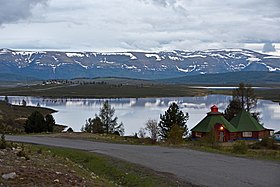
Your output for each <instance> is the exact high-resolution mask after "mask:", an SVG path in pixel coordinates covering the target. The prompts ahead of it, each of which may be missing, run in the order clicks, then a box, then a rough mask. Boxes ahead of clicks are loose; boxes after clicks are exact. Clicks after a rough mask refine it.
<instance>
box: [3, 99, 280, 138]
mask: <svg viewBox="0 0 280 187" xmlns="http://www.w3.org/2000/svg"><path fill="white" fill-rule="evenodd" d="M8 98H9V102H10V103H11V104H15V105H21V104H22V100H25V101H26V104H27V106H37V105H38V104H39V105H40V106H42V107H47V108H51V109H54V110H56V111H58V112H56V113H54V114H53V116H54V118H55V120H56V123H58V124H61V125H66V126H69V127H72V128H73V129H74V131H80V129H81V127H82V125H84V124H85V122H86V120H87V119H88V118H94V116H95V114H98V113H99V109H100V107H101V105H102V104H103V102H104V101H105V100H108V101H109V104H110V105H111V106H112V107H114V109H115V115H116V116H117V117H118V122H123V124H124V128H125V135H133V134H134V133H136V132H138V131H139V129H140V128H141V127H144V126H145V123H146V122H147V121H148V120H149V119H155V120H157V121H158V120H159V116H160V114H164V111H166V110H167V108H168V106H169V105H170V104H171V103H172V102H176V103H177V104H178V105H179V107H180V109H181V110H182V111H183V112H185V113H186V112H188V113H189V120H188V121H187V126H188V129H191V128H192V127H194V126H195V125H196V124H197V123H198V122H199V121H200V120H202V119H203V118H204V117H205V116H206V113H207V112H209V111H210V107H211V106H212V105H214V104H215V105H217V106H218V107H219V111H220V112H223V111H224V110H225V108H226V106H227V105H228V104H229V100H230V99H231V96H225V95H208V96H203V97H168V98H119V99H90V98H88V99H87V98H83V99H79V98H56V99H54V98H42V97H28V96H8ZM0 99H1V100H3V99H4V96H1V97H0ZM256 111H258V112H261V123H263V124H264V126H265V127H266V128H271V129H274V130H275V131H279V130H280V123H279V121H280V105H279V103H276V102H272V101H269V100H258V103H257V108H256Z"/></svg>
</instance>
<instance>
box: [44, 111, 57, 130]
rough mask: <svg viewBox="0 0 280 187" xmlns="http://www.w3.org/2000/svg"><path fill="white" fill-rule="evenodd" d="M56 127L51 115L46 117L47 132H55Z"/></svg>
mask: <svg viewBox="0 0 280 187" xmlns="http://www.w3.org/2000/svg"><path fill="white" fill-rule="evenodd" d="M54 125H55V120H54V118H53V116H52V115H51V114H47V115H46V127H45V128H46V129H45V130H46V131H47V132H53V127H54Z"/></svg>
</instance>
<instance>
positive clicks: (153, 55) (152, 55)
mask: <svg viewBox="0 0 280 187" xmlns="http://www.w3.org/2000/svg"><path fill="white" fill-rule="evenodd" d="M145 56H146V57H147V58H152V57H154V58H156V60H157V61H161V60H162V58H161V57H160V56H159V55H158V54H145Z"/></svg>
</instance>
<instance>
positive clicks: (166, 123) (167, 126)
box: [159, 103, 189, 140]
mask: <svg viewBox="0 0 280 187" xmlns="http://www.w3.org/2000/svg"><path fill="white" fill-rule="evenodd" d="M188 119H189V114H188V113H186V114H184V113H183V112H182V111H181V110H180V109H179V106H178V105H177V104H176V103H172V104H171V105H170V106H169V108H168V109H167V111H165V113H164V114H163V115H162V114H161V115H160V122H159V128H160V136H161V137H162V138H163V139H164V140H166V139H167V138H168V133H169V132H170V130H171V128H172V127H173V125H177V126H179V127H182V128H183V131H184V133H183V135H187V133H188V129H187V125H186V122H187V120H188Z"/></svg>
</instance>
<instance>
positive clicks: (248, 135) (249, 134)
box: [242, 131, 253, 138]
mask: <svg viewBox="0 0 280 187" xmlns="http://www.w3.org/2000/svg"><path fill="white" fill-rule="evenodd" d="M242 136H243V137H246V138H249V137H252V136H253V132H252V131H251V132H242Z"/></svg>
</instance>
